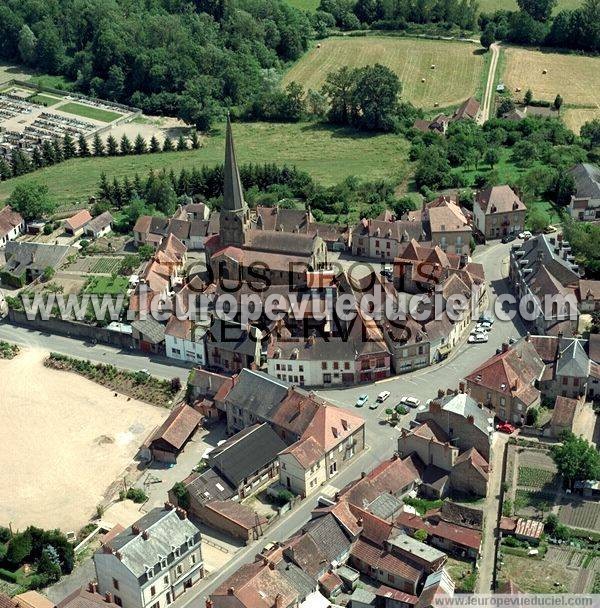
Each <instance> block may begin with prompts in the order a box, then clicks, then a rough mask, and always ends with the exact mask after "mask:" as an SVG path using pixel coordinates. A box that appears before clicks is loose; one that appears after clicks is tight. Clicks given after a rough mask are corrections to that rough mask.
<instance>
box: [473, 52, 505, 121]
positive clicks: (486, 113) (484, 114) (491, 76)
mask: <svg viewBox="0 0 600 608" xmlns="http://www.w3.org/2000/svg"><path fill="white" fill-rule="evenodd" d="M490 51H491V53H492V60H491V61H490V69H489V71H488V78H487V83H486V85H485V92H484V94H483V103H482V104H481V112H480V113H479V120H478V122H479V124H483V123H484V122H485V121H486V120H488V119H489V117H490V110H491V109H492V104H493V100H494V80H495V79H496V68H497V67H498V56H499V55H500V46H499V45H498V43H497V42H494V43H492V45H491V46H490Z"/></svg>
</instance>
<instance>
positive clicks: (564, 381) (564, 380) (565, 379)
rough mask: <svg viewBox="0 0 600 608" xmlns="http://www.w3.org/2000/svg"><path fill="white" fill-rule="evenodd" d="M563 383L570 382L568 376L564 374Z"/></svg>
mask: <svg viewBox="0 0 600 608" xmlns="http://www.w3.org/2000/svg"><path fill="white" fill-rule="evenodd" d="M562 383H563V384H569V379H568V378H567V377H566V376H563V379H562Z"/></svg>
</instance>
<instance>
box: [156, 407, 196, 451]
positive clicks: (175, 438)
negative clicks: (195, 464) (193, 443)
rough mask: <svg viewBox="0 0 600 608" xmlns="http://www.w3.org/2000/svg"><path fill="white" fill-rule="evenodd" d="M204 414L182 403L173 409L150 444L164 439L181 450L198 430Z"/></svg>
mask: <svg viewBox="0 0 600 608" xmlns="http://www.w3.org/2000/svg"><path fill="white" fill-rule="evenodd" d="M201 420H202V414H201V413H200V412H197V411H196V410H195V409H194V408H191V407H190V406H189V405H187V404H185V403H182V404H181V405H178V406H176V407H175V408H173V410H172V411H171V413H170V414H169V416H168V418H167V419H166V420H165V421H164V422H163V423H162V425H161V426H160V427H159V428H158V429H157V430H156V432H155V433H154V435H152V438H151V440H150V442H151V443H152V442H154V441H157V440H158V439H162V440H163V441H166V442H167V443H168V444H170V445H172V446H173V447H174V448H175V449H177V450H179V449H181V448H182V447H183V444H184V443H185V442H186V441H187V440H188V439H189V437H190V435H191V434H192V433H193V432H194V431H195V430H196V428H197V426H198V425H199V424H200V421H201Z"/></svg>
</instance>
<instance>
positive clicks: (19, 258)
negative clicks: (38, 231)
mask: <svg viewBox="0 0 600 608" xmlns="http://www.w3.org/2000/svg"><path fill="white" fill-rule="evenodd" d="M69 250H70V247H67V246H66V245H46V244H44V243H22V242H17V241H9V242H8V243H7V244H6V249H5V257H6V265H5V267H4V269H5V270H7V271H8V272H10V273H12V274H14V275H15V276H20V275H21V274H23V273H24V272H25V271H26V270H28V269H30V270H34V271H36V272H43V271H44V270H45V269H46V268H47V267H48V266H50V267H51V268H54V269H55V270H56V269H57V268H58V267H59V266H60V264H61V263H62V261H63V260H64V259H65V257H66V256H67V254H68V253H69Z"/></svg>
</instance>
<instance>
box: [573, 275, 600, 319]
mask: <svg viewBox="0 0 600 608" xmlns="http://www.w3.org/2000/svg"><path fill="white" fill-rule="evenodd" d="M577 295H578V299H579V310H580V311H581V312H582V313H584V312H588V313H589V312H594V311H598V310H600V281H590V280H584V279H580V281H579V290H578V292H577Z"/></svg>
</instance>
